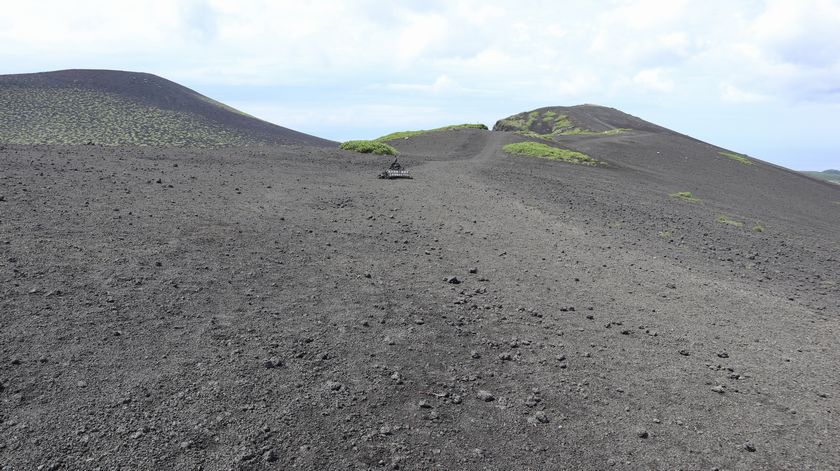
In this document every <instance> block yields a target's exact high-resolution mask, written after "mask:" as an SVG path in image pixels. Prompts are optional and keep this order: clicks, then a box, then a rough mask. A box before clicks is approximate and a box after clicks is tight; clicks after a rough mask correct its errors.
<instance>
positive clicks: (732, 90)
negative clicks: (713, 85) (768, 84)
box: [720, 83, 768, 103]
mask: <svg viewBox="0 0 840 471" xmlns="http://www.w3.org/2000/svg"><path fill="white" fill-rule="evenodd" d="M720 91H721V99H722V100H723V101H725V102H728V103H762V102H765V101H767V100H768V98H767V96H765V95H761V94H759V93H754V92H748V91H745V90H741V89H740V88H738V87H736V86H735V85H732V84H731V83H722V84H720Z"/></svg>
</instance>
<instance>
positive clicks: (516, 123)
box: [493, 105, 674, 138]
mask: <svg viewBox="0 0 840 471" xmlns="http://www.w3.org/2000/svg"><path fill="white" fill-rule="evenodd" d="M631 129H632V130H635V131H647V132H656V133H670V134H674V132H673V131H670V130H668V129H666V128H663V127H661V126H657V125H655V124H652V123H649V122H647V121H645V120H643V119H640V118H637V117H635V116H633V115H629V114H627V113H624V112H623V111H619V110H617V109H615V108H608V107H605V106H598V105H577V106H548V107H544V108H538V109H536V110H533V111H524V112H522V113H518V114H515V115H513V116H509V117H507V118H504V119H500V120H499V121H497V122H496V125H495V126H493V130H494V131H513V132H519V133H521V134H526V135H531V136H533V137H543V138H552V137H555V136H559V135H570V134H618V133H621V132H622V131H625V130H631Z"/></svg>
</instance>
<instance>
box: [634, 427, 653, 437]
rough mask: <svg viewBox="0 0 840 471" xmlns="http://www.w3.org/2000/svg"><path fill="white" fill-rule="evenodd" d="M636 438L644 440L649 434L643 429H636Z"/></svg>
mask: <svg viewBox="0 0 840 471" xmlns="http://www.w3.org/2000/svg"><path fill="white" fill-rule="evenodd" d="M636 436H637V437H639V438H642V439H644V438H648V437H650V434H649V433H648V431H647V430H645V429H643V428H638V429H636Z"/></svg>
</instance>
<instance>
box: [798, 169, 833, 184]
mask: <svg viewBox="0 0 840 471" xmlns="http://www.w3.org/2000/svg"><path fill="white" fill-rule="evenodd" d="M802 173H804V174H805V175H808V176H810V177H814V178H819V179H820V180H825V181H828V182H832V183H840V170H823V171H822V172H809V171H804V172H802Z"/></svg>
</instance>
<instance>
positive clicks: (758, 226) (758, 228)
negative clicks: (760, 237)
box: [752, 224, 764, 232]
mask: <svg viewBox="0 0 840 471" xmlns="http://www.w3.org/2000/svg"><path fill="white" fill-rule="evenodd" d="M752 230H753V232H764V226H762V225H761V224H756V225H754V226H753V228H752Z"/></svg>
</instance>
